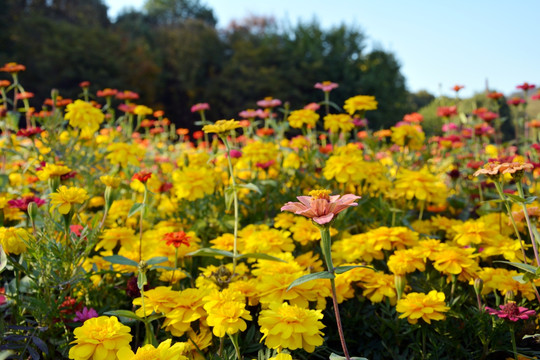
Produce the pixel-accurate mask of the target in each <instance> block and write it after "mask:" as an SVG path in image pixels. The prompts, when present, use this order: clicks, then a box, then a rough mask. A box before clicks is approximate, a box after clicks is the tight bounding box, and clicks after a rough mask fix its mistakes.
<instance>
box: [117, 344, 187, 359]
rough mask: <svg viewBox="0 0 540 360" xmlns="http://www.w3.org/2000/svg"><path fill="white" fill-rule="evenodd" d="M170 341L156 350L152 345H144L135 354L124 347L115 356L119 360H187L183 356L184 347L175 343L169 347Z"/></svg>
mask: <svg viewBox="0 0 540 360" xmlns="http://www.w3.org/2000/svg"><path fill="white" fill-rule="evenodd" d="M171 341H172V340H171V339H167V340H165V341H163V342H162V343H161V344H159V345H158V347H157V348H156V347H154V345H152V344H147V345H144V346H143V347H141V348H138V349H137V353H134V352H133V351H132V350H131V349H130V348H129V347H125V348H122V349H121V350H120V351H118V353H117V356H118V359H121V360H187V359H188V358H187V357H186V356H184V355H183V352H184V348H185V345H184V344H183V343H176V344H174V345H172V346H171Z"/></svg>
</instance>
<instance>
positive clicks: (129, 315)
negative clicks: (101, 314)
mask: <svg viewBox="0 0 540 360" xmlns="http://www.w3.org/2000/svg"><path fill="white" fill-rule="evenodd" d="M105 315H112V316H122V317H125V318H128V319H134V320H139V321H144V320H143V318H141V317H139V316H137V314H135V313H134V312H133V311H129V310H111V311H107V312H106V313H105Z"/></svg>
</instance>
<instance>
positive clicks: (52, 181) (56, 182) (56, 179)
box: [48, 175, 60, 193]
mask: <svg viewBox="0 0 540 360" xmlns="http://www.w3.org/2000/svg"><path fill="white" fill-rule="evenodd" d="M48 183H49V189H51V193H54V192H56V190H58V187H59V186H60V176H58V175H54V176H51V177H50V178H49V180H48Z"/></svg>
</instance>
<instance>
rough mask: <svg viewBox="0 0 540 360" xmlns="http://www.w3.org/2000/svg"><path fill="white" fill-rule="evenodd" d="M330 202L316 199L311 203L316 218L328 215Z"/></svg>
mask: <svg viewBox="0 0 540 360" xmlns="http://www.w3.org/2000/svg"><path fill="white" fill-rule="evenodd" d="M328 205H329V202H328V200H325V199H315V200H313V201H312V202H311V209H313V211H314V212H315V214H316V216H323V215H326V214H328V213H329V212H330V211H329V206H328Z"/></svg>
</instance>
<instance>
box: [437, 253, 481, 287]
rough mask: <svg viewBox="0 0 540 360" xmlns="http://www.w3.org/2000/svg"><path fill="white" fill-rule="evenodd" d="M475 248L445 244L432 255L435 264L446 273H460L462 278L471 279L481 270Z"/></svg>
mask: <svg viewBox="0 0 540 360" xmlns="http://www.w3.org/2000/svg"><path fill="white" fill-rule="evenodd" d="M474 251H475V250H474V248H458V247H454V246H449V245H445V246H442V247H441V249H440V250H439V251H438V252H436V253H434V254H433V255H432V259H433V266H434V267H435V269H437V270H438V271H440V272H441V273H443V274H445V275H459V278H460V279H466V280H468V279H470V278H471V277H473V276H474V274H475V273H476V272H477V271H478V270H479V266H478V263H477V262H476V260H475V258H476V257H477V255H475V254H473V253H474Z"/></svg>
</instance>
